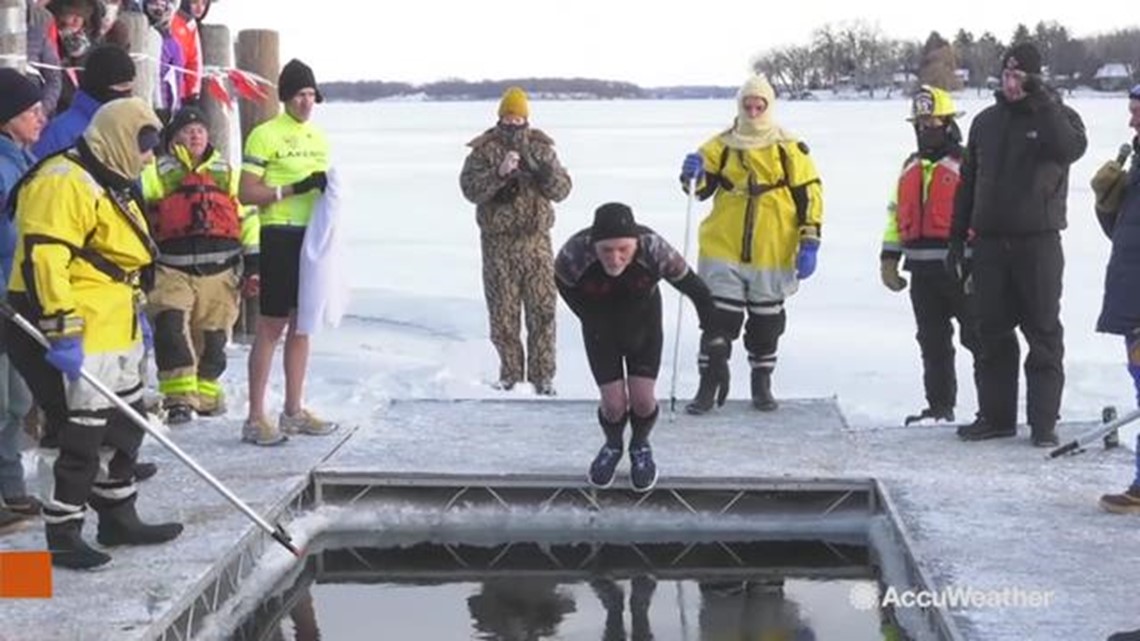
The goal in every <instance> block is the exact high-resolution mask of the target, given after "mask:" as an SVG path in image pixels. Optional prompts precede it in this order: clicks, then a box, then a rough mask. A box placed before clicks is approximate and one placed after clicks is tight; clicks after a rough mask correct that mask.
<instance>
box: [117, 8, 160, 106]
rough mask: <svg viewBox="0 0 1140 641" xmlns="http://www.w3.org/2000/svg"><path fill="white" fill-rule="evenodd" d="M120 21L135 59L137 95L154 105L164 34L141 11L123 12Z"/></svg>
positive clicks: (132, 56) (157, 102)
mask: <svg viewBox="0 0 1140 641" xmlns="http://www.w3.org/2000/svg"><path fill="white" fill-rule="evenodd" d="M119 21H120V22H122V23H123V24H124V25H125V26H126V29H127V34H128V36H127V39H128V41H129V42H130V51H131V58H132V59H134V61H135V92H134V93H135V96H137V97H139V98H142V99H143V100H144V101H146V103H147V104H148V105H150V106H151V107H154V106H155V105H156V104H159V101H158V99H157V98H158V61H159V58H160V57H161V56H162V35H161V34H159V33H158V32H157V31H155V30H154V29H152V28H151V26H150V22H149V21H148V20H147V19H146V16H145V15H143V14H141V13H134V12H127V11H125V12H123V13H121V14H119Z"/></svg>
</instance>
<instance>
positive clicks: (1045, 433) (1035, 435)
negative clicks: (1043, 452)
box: [1029, 425, 1061, 447]
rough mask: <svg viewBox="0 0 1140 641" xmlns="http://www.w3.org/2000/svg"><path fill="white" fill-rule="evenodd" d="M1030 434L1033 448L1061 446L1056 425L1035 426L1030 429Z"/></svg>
mask: <svg viewBox="0 0 1140 641" xmlns="http://www.w3.org/2000/svg"><path fill="white" fill-rule="evenodd" d="M1029 433H1030V439H1031V440H1032V441H1033V447H1057V446H1058V445H1060V444H1061V441H1060V439H1058V438H1057V426H1056V425H1044V426H1042V427H1038V426H1036V425H1033V426H1031V427H1030V432H1029Z"/></svg>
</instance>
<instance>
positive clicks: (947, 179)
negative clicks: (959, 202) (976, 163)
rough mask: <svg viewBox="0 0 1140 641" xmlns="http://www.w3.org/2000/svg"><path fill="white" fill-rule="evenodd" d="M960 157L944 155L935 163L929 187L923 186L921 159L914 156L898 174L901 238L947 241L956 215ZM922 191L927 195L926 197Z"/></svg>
mask: <svg viewBox="0 0 1140 641" xmlns="http://www.w3.org/2000/svg"><path fill="white" fill-rule="evenodd" d="M960 166H961V160H960V159H959V158H954V157H951V156H944V157H943V158H942V159H941V160H939V161H938V162H937V163H935V165H934V170H933V171H932V172H931V174H930V184H929V186H928V187H927V186H925V185H923V170H922V159H921V158H920V157H918V156H915V157H914V158H912V159H911V160H910V161H909V162H908V163H907V164H906V166H905V167H903V171H902V176H900V177H899V192H898V210H897V211H898V222H899V240H901V241H902V242H904V243H906V242H910V241H915V240H919V239H920V238H929V239H939V240H946V239H948V238H950V224H951V221H952V220H953V218H954V194H955V193H956V192H957V191H958V183H959V182H960V180H961V178H960V176H959V168H960ZM923 192H926V197H925V198H923Z"/></svg>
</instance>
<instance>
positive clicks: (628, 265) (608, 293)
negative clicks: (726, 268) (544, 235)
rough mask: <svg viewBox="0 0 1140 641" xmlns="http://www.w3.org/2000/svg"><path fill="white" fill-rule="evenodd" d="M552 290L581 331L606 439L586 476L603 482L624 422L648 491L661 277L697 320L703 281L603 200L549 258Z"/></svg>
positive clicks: (641, 487) (705, 302)
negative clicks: (555, 286)
mask: <svg viewBox="0 0 1140 641" xmlns="http://www.w3.org/2000/svg"><path fill="white" fill-rule="evenodd" d="M554 271H555V277H556V282H557V284H558V291H559V293H561V294H562V298H563V300H565V301H566V304H567V305H568V306H569V307H570V309H571V311H573V312H574V314H575V315H576V316H577V317H578V318H579V319H580V320H581V322H582V339H583V340H584V341H585V345H586V357H587V359H588V360H589V361H590V370H591V372H593V374H594V381H595V382H596V383H597V384H598V391H599V393H600V395H601V403H600V406H599V407H598V423H599V424H600V425H601V427H602V432H603V434H604V435H605V438H606V442H605V444H604V445H603V446H602V449H601V450H600V451H599V452H598V455H597V457H596V458H595V459H594V461H593V463H592V464H591V465H590V471H589V475H588V479H589V481H590V483H591V484H592V485H594V486H596V487H603V488H604V487H609V486H610V485H611V484H612V483H613V479H614V472H615V471H616V469H617V465H618V462H619V461H620V460H621V456H622V451H623V448H624V445H625V444H624V440H623V439H624V437H623V434H624V432H625V426H626V423H627V422H628V423H629V425H630V428H631V431H632V433H631V435H630V440H629V460H630V481H631V484H632V486H633V489H634V491H637V492H648V491H649V490H651V489H652V488H653V486H654V484H655V483H656V482H657V465H656V464H655V463H654V461H653V452H652V450H651V449H650V446H649V433H650V431H652V429H653V426H654V425H655V424H656V422H657V415H658V412H659V410H658V405H657V397H656V394H655V392H654V387H655V385H656V383H657V372H658V369H660V366H661V345H662V333H663V331H662V321H661V289H660V288H659V287H658V282H659V281H660V280H661V279H666V280H668V281H669V283H670V284H672V285H673V286H674V287H676V288H677V290H678V291H680V292H681V293H683V294H684V295H686V296H688V297H689V299H690V300H692V301H693V305H694V306H695V307H696V309H697V316H698V317H699V318H700V320H701V327H702V328H706V327H707V325H708V319H709V317H710V316H711V315H712V313H713V303H712V295H711V294H710V293H709V290H708V287H706V286H705V284H704V282H703V281H702V280H701V279H700V277H699V276H697V275H696V274H695V273H693V271H692V270H691V269H689V265H688V263H686V262H685V257H684V256H682V255H681V254H680V252H678V251H677V250H675V249H673V247H672V246H671V245H669V243H668V242H666V241H665V239H663V238H662V237H661V236H659V235H657V233H656V232H654V231H653V230H652V229H649V228H648V227H643V226H641V225H638V224H637V222H636V221H634V218H633V210H631V209H630V208H629V206H627V205H624V204H622V203H606V204H604V205H602V206H601V207H598V209H597V210H596V211H595V212H594V224H593V225H592V226H591V227H587V228H586V229H583V230H581V231H579V232H578V233H576V234H574V235H573V236H571V237H570V239H569V240H568V241H566V244H565V245H563V246H562V249H561V250H560V251H559V252H558V258H557V259H556V260H555V263H554Z"/></svg>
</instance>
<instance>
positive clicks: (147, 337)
mask: <svg viewBox="0 0 1140 641" xmlns="http://www.w3.org/2000/svg"><path fill="white" fill-rule="evenodd" d="M138 319H139V320H138V323H139V332H141V333H142V342H143V347H144V348H146V351H148V352H149V351H152V350H154V328H153V327H151V326H150V319H149V318H147V316H146V312H144V311H142V310H139V313H138Z"/></svg>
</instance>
